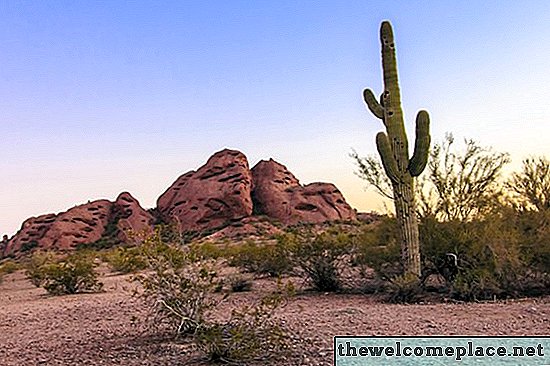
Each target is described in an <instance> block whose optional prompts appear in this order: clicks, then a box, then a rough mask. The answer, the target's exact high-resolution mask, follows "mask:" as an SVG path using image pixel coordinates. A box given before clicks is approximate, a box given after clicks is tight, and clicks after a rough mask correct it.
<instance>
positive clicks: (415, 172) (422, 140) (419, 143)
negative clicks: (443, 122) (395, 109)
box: [409, 111, 430, 177]
mask: <svg viewBox="0 0 550 366" xmlns="http://www.w3.org/2000/svg"><path fill="white" fill-rule="evenodd" d="M429 149H430V115H429V114H428V112H426V111H420V112H418V114H417V115H416V140H415V142H414V153H413V156H412V158H411V160H410V161H409V173H411V175H412V176H413V177H417V176H419V175H420V174H421V173H422V172H423V171H424V168H426V164H427V163H428V150H429Z"/></svg>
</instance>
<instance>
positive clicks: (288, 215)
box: [0, 149, 357, 255]
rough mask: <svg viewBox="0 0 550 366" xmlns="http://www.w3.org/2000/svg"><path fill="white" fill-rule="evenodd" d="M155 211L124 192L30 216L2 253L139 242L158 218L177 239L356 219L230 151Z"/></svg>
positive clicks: (336, 199)
mask: <svg viewBox="0 0 550 366" xmlns="http://www.w3.org/2000/svg"><path fill="white" fill-rule="evenodd" d="M155 210H156V212H157V213H156V214H155V217H153V215H151V213H149V212H148V211H146V210H144V209H143V208H142V207H141V206H140V205H139V202H138V201H137V200H136V199H135V198H134V197H132V196H131V195H130V194H129V193H128V192H123V193H121V194H120V195H119V196H118V197H117V199H116V200H115V201H114V202H110V201H108V200H97V201H93V202H88V203H86V204H82V205H79V206H75V207H73V208H71V209H69V210H67V211H66V212H62V213H60V214H47V215H41V216H38V217H32V218H30V219H28V220H26V221H25V222H24V223H23V225H22V227H21V229H20V230H19V231H18V232H17V234H15V236H14V237H12V238H11V239H10V240H3V241H2V243H1V246H0V254H2V246H3V247H4V248H3V252H4V255H10V254H14V253H21V252H27V251H29V250H32V249H34V248H41V249H62V250H68V249H73V248H75V247H77V246H81V245H86V244H91V243H94V242H95V243H96V244H97V245H100V244H101V245H102V246H110V245H115V244H118V243H120V242H129V241H132V240H139V238H136V237H130V236H129V235H128V233H129V232H137V233H145V234H147V233H151V232H152V229H153V225H154V223H155V221H156V219H158V218H160V219H162V220H163V221H165V222H168V223H172V224H175V225H176V227H177V228H178V230H179V231H180V233H185V232H198V233H202V234H212V233H213V232H214V231H216V233H215V234H214V235H213V236H212V235H211V236H212V237H213V238H214V237H215V238H220V237H226V238H241V237H246V236H257V237H261V236H263V235H270V234H274V233H277V232H280V228H279V227H277V226H275V225H273V222H270V219H276V220H277V221H279V222H280V223H282V224H285V225H292V224H296V223H299V222H305V223H323V222H326V221H335V220H355V219H356V218H357V216H356V212H355V210H353V209H352V208H351V207H350V206H349V205H348V204H347V203H346V201H345V199H344V197H343V196H342V194H341V193H340V191H339V190H338V189H337V188H336V187H335V186H334V185H333V184H330V183H311V184H308V185H305V186H303V185H301V184H300V182H299V181H298V179H297V178H296V177H295V176H294V175H293V174H292V173H291V172H289V171H288V169H287V168H286V167H285V166H284V165H282V164H279V163H277V162H276V161H274V160H273V159H270V160H268V161H260V162H259V163H258V164H256V166H254V168H252V169H250V168H249V165H248V161H247V159H246V156H244V155H243V154H242V153H241V152H239V151H236V150H229V149H225V150H222V151H219V152H217V153H215V154H214V155H212V156H211V157H210V158H209V159H208V161H207V162H206V164H205V165H203V166H202V167H200V168H199V169H198V170H197V171H190V172H187V173H185V174H183V175H181V176H180V177H179V178H178V179H177V180H176V181H175V182H174V183H173V184H172V185H171V186H170V187H169V188H168V189H167V190H166V191H165V192H164V193H163V194H162V195H161V196H160V197H159V198H158V200H157V208H156V209H155ZM254 215H264V217H255V216H254ZM100 239H101V241H100ZM98 241H99V242H98Z"/></svg>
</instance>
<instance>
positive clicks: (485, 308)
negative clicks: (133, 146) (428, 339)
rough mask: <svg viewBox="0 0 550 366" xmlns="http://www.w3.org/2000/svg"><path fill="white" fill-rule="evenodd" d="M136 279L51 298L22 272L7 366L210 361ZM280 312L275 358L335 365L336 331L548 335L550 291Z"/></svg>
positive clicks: (301, 303)
mask: <svg viewBox="0 0 550 366" xmlns="http://www.w3.org/2000/svg"><path fill="white" fill-rule="evenodd" d="M128 278H129V276H127V275H116V274H111V273H103V275H102V278H101V280H102V282H103V283H104V284H105V287H104V290H105V291H104V292H102V293H96V294H78V295H68V296H56V297H53V296H48V295H47V294H46V292H45V291H44V290H43V289H38V288H35V287H34V286H33V285H32V284H31V283H30V282H29V281H28V280H26V279H25V276H24V274H23V273H22V272H16V273H13V274H10V275H6V276H5V277H4V281H3V283H2V284H1V285H0V365H2V366H21V365H25V366H31V365H70V366H73V365H94V366H95V365H128V366H132V365H156V366H162V365H190V366H192V365H205V364H206V363H205V361H204V360H203V359H202V358H201V356H200V354H198V353H197V352H196V351H195V350H194V349H192V347H190V345H189V342H186V341H185V340H183V341H174V339H173V337H172V336H171V335H170V334H159V333H155V332H152V331H151V330H150V329H147V328H146V327H144V326H143V322H140V321H136V319H141V318H142V317H143V316H144V314H145V308H144V305H143V304H142V303H141V302H140V301H139V300H138V299H136V298H133V297H132V296H131V293H130V290H131V288H132V286H133V285H131V284H130V283H129V282H128ZM270 285H273V284H272V283H271V284H270V283H269V281H268V280H259V281H257V282H256V283H255V286H254V288H253V291H251V292H246V293H238V294H232V295H231V296H230V298H229V299H228V300H227V301H226V302H225V303H224V304H223V305H222V306H220V309H217V310H216V311H217V312H219V313H220V314H221V315H223V314H227V313H228V310H229V309H230V308H231V307H235V306H239V305H242V304H243V303H247V302H250V301H253V300H254V299H257V298H258V297H260V296H261V293H262V291H265V289H266V288H269V287H270ZM280 316H281V317H282V318H283V319H284V321H285V323H286V324H287V326H288V327H289V329H290V332H289V333H290V334H292V344H293V350H294V354H293V356H291V357H289V358H287V359H286V360H282V361H280V362H278V363H271V364H273V365H277V364H280V365H332V342H333V336H335V335H476V334H477V335H548V334H550V298H542V299H524V300H515V301H506V302H488V303H465V304H456V303H439V304H422V305H393V304H385V303H382V302H381V301H380V300H379V299H377V298H375V297H372V296H367V295H344V294H341V295H335V294H322V293H321V294H319V293H301V294H299V295H296V296H295V297H293V298H292V299H291V300H290V302H289V303H288V304H287V305H286V307H284V308H283V309H282V312H281V314H280Z"/></svg>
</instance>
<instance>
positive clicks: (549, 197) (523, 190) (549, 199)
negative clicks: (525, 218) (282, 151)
mask: <svg viewBox="0 0 550 366" xmlns="http://www.w3.org/2000/svg"><path fill="white" fill-rule="evenodd" d="M507 187H508V188H509V189H511V190H512V191H513V192H514V193H515V194H516V198H517V199H518V201H519V203H520V205H521V207H522V208H525V209H535V210H537V211H546V210H548V209H550V161H548V160H547V159H546V158H545V157H544V156H540V157H530V158H527V159H525V160H523V166H522V170H521V172H519V173H514V174H513V175H512V178H511V179H510V180H509V181H508V183H507Z"/></svg>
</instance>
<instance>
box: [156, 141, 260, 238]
mask: <svg viewBox="0 0 550 366" xmlns="http://www.w3.org/2000/svg"><path fill="white" fill-rule="evenodd" d="M251 187H252V177H251V173H250V169H249V167H248V161H247V159H246V156H244V155H243V154H242V153H241V152H239V151H236V150H228V149H225V150H222V151H220V152H217V153H215V154H214V155H213V156H212V157H210V159H208V161H207V163H206V164H205V165H203V166H202V167H200V168H199V169H198V170H197V171H190V172H187V173H185V174H183V175H182V176H180V177H179V178H178V179H177V180H176V181H175V182H174V184H172V185H171V186H170V188H168V190H166V192H164V193H163V194H162V195H161V196H160V197H159V199H158V201H157V207H158V210H159V212H160V213H161V216H162V218H163V219H164V220H165V221H169V222H174V223H176V225H177V226H178V229H179V231H180V232H186V231H204V230H208V229H214V228H217V227H221V226H223V225H225V224H227V223H229V222H231V221H236V220H239V219H242V218H244V217H247V216H250V215H251V214H252V199H251V195H250V192H251Z"/></svg>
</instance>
